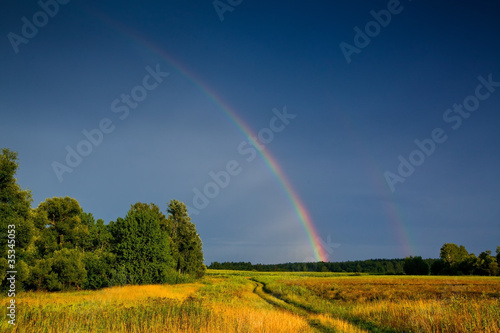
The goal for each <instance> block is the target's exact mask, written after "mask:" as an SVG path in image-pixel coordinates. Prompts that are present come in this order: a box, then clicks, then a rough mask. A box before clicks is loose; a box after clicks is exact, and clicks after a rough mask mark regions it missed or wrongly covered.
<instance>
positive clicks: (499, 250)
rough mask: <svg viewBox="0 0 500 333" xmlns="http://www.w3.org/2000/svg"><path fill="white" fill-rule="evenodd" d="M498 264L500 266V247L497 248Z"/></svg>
mask: <svg viewBox="0 0 500 333" xmlns="http://www.w3.org/2000/svg"><path fill="white" fill-rule="evenodd" d="M497 263H498V264H500V246H497Z"/></svg>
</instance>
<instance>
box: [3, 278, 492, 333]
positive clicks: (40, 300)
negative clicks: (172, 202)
mask: <svg viewBox="0 0 500 333" xmlns="http://www.w3.org/2000/svg"><path fill="white" fill-rule="evenodd" d="M499 299H500V278H498V277H496V278H487V277H430V276H426V277H412V276H394V277H391V276H369V275H361V276H351V275H348V274H334V273H258V272H240V271H213V270H209V271H208V274H207V275H206V276H205V277H204V278H203V279H202V280H200V281H199V282H197V283H191V284H182V285H173V286H171V285H150V286H126V287H114V288H108V289H103V290H99V291H78V292H61V293H44V292H28V293H19V294H18V295H17V297H16V311H17V312H16V325H15V326H14V327H13V326H12V325H10V324H8V322H7V320H8V318H7V317H6V314H7V308H6V307H7V304H8V301H9V299H8V298H5V295H2V298H1V299H0V301H1V303H2V321H1V322H0V330H1V331H2V332H7V331H8V332H500V301H499Z"/></svg>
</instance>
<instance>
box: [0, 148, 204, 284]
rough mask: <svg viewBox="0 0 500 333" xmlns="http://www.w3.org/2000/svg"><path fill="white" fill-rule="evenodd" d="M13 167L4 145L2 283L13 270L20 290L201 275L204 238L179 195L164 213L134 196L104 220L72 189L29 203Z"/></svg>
mask: <svg viewBox="0 0 500 333" xmlns="http://www.w3.org/2000/svg"><path fill="white" fill-rule="evenodd" d="M17 168H18V163H17V153H15V152H12V151H10V150H8V149H3V150H2V151H1V152H0V279H1V280H2V287H3V288H6V287H7V281H6V275H7V271H13V270H15V271H17V273H16V289H17V290H22V289H25V290H50V291H57V290H67V289H98V288H103V287H110V286H116V285H125V284H152V283H177V282H183V281H188V280H193V279H196V278H199V277H201V276H203V275H204V273H205V270H206V267H205V265H204V264H203V251H202V242H201V239H200V237H199V235H198V233H197V232H196V228H195V225H194V224H193V223H192V222H191V219H190V217H189V215H188V212H187V208H186V205H185V204H184V203H182V202H180V201H177V200H171V201H170V203H169V204H168V209H167V216H165V215H164V214H163V213H162V212H161V211H160V209H159V208H158V206H156V205H155V204H145V203H136V204H134V205H132V206H131V208H130V210H129V211H128V213H127V215H126V216H125V217H124V218H121V217H119V218H117V219H116V221H111V222H110V223H109V224H107V225H106V224H104V221H103V220H102V219H98V220H97V221H96V220H95V218H94V216H93V215H92V214H90V213H87V212H84V211H83V210H82V208H81V207H80V205H79V203H78V201H77V200H75V199H72V198H69V197H64V198H50V199H46V200H45V201H44V202H42V203H40V205H39V206H38V207H37V208H36V209H32V208H31V202H32V198H31V193H30V191H28V190H23V189H21V188H20V186H19V185H18V184H17V181H16V179H15V178H14V176H15V173H16V170H17ZM12 226H14V227H12ZM13 229H14V230H15V232H12V230H13ZM11 233H13V235H11ZM9 260H10V261H9ZM11 265H13V266H11Z"/></svg>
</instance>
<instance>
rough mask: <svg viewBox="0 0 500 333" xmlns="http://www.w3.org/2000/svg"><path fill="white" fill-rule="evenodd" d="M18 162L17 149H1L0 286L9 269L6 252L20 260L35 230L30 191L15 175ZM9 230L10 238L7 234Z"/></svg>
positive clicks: (4, 281) (3, 282)
mask: <svg viewBox="0 0 500 333" xmlns="http://www.w3.org/2000/svg"><path fill="white" fill-rule="evenodd" d="M17 161H18V158H17V153H16V152H13V151H11V150H9V149H2V151H1V152H0V269H1V271H0V278H1V282H0V283H2V284H3V285H5V283H6V280H5V277H6V271H7V270H10V269H7V268H9V267H10V266H9V263H8V262H7V254H8V251H9V250H11V251H12V250H14V251H15V256H16V261H17V263H19V262H20V260H21V259H23V258H24V257H25V255H26V250H27V249H28V247H29V245H30V244H31V243H32V241H33V236H34V232H35V230H34V226H33V218H32V214H31V202H32V198H31V192H30V191H29V190H23V189H21V187H20V186H19V184H17V179H16V178H15V175H16V172H17V169H18V167H19V164H18V162H17ZM9 225H10V226H14V227H9ZM9 230H10V233H12V238H9V237H7V235H9V234H10V233H9ZM9 245H10V247H9ZM10 254H12V252H10ZM20 282H21V281H19V283H20Z"/></svg>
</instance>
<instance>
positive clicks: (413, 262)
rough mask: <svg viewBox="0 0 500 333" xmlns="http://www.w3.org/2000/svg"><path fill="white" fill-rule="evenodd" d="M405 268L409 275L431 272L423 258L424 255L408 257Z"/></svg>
mask: <svg viewBox="0 0 500 333" xmlns="http://www.w3.org/2000/svg"><path fill="white" fill-rule="evenodd" d="M403 269H404V271H405V274H407V275H428V274H429V265H428V264H427V263H426V262H425V261H424V260H423V259H422V257H412V256H410V257H406V258H405V261H404V264H403Z"/></svg>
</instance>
